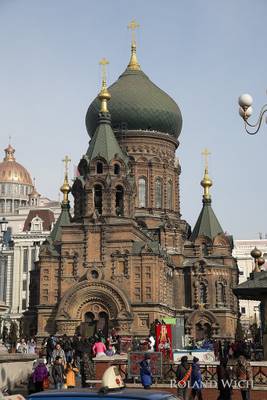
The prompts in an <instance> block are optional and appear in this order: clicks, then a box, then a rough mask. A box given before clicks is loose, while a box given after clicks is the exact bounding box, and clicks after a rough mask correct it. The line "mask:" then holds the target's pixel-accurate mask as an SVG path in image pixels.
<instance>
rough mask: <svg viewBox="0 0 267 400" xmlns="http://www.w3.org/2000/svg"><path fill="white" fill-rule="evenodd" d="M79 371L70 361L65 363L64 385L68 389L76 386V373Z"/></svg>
mask: <svg viewBox="0 0 267 400" xmlns="http://www.w3.org/2000/svg"><path fill="white" fill-rule="evenodd" d="M78 372H79V370H78V368H76V367H74V365H73V364H72V363H70V362H68V363H67V366H66V369H65V374H66V386H67V388H68V389H71V388H75V386H76V374H77V373H78Z"/></svg>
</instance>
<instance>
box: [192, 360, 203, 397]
mask: <svg viewBox="0 0 267 400" xmlns="http://www.w3.org/2000/svg"><path fill="white" fill-rule="evenodd" d="M191 387H192V390H191V394H190V400H195V399H197V400H203V397H202V387H203V386H202V376H201V370H200V365H199V359H198V358H197V357H194V358H193V364H192V373H191Z"/></svg>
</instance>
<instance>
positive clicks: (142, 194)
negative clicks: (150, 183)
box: [138, 178, 147, 207]
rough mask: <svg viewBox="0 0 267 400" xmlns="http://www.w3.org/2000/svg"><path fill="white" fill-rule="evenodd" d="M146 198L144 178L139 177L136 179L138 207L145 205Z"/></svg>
mask: <svg viewBox="0 0 267 400" xmlns="http://www.w3.org/2000/svg"><path fill="white" fill-rule="evenodd" d="M146 198H147V185H146V179H145V178H139V181H138V200H139V207H146Z"/></svg>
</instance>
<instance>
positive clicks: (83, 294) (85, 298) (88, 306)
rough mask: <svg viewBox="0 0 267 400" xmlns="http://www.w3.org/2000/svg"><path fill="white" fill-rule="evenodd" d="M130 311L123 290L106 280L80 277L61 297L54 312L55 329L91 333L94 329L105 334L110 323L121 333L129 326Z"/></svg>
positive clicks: (61, 331)
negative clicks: (92, 280) (88, 279)
mask: <svg viewBox="0 0 267 400" xmlns="http://www.w3.org/2000/svg"><path fill="white" fill-rule="evenodd" d="M132 319H133V317H132V312H131V308H130V305H129V302H128V300H127V298H126V296H125V295H124V293H123V292H122V291H121V290H120V289H119V288H117V287H116V286H114V285H113V284H112V283H110V282H103V281H98V282H89V281H87V280H85V281H82V282H79V283H77V284H76V285H74V286H73V287H72V288H71V289H69V290H68V291H67V292H66V294H65V295H64V297H63V298H62V300H61V302H60V305H59V308H58V312H57V316H56V326H57V333H59V334H64V333H66V334H67V335H73V334H74V333H75V332H77V331H80V333H81V335H82V336H92V335H93V334H94V333H95V332H96V331H97V330H98V329H101V330H102V331H103V333H104V334H105V335H107V334H108V332H109V330H111V329H112V328H113V327H114V328H118V329H119V330H120V332H121V333H122V334H128V333H129V332H130V330H131V322H132Z"/></svg>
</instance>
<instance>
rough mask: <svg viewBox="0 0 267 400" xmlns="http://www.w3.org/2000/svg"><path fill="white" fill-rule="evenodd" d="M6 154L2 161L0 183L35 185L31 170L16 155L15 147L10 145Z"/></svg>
mask: <svg viewBox="0 0 267 400" xmlns="http://www.w3.org/2000/svg"><path fill="white" fill-rule="evenodd" d="M5 153H6V156H5V158H4V160H3V162H1V163H0V183H20V184H24V185H30V186H33V183H32V179H31V176H30V174H29V172H28V171H27V170H26V168H24V167H23V166H22V165H21V164H19V163H18V162H16V159H15V157H14V153H15V149H14V148H13V147H12V146H11V145H8V147H7V148H6V149H5Z"/></svg>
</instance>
